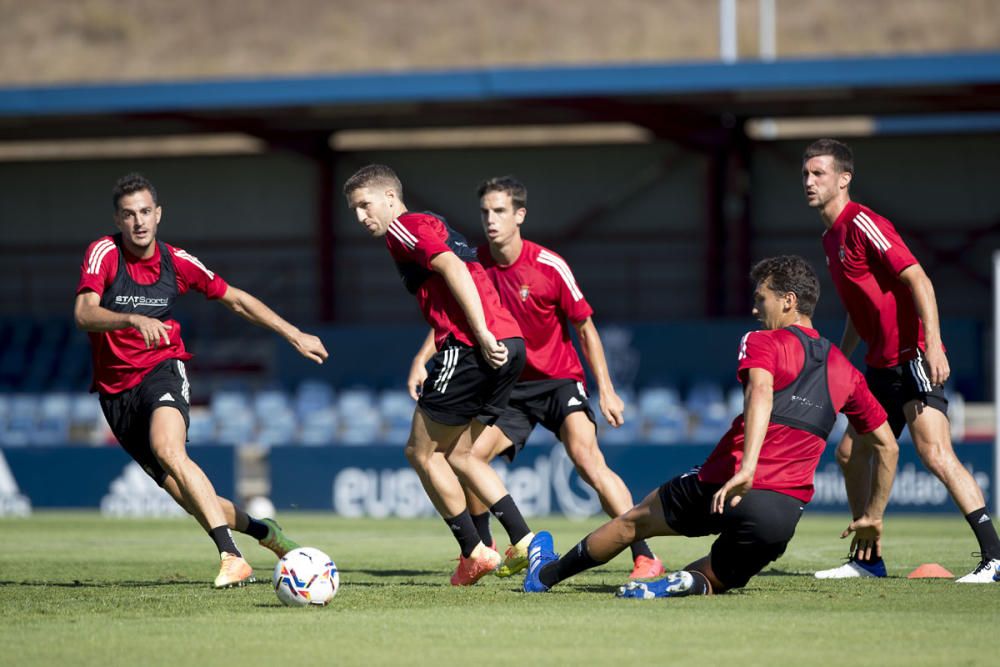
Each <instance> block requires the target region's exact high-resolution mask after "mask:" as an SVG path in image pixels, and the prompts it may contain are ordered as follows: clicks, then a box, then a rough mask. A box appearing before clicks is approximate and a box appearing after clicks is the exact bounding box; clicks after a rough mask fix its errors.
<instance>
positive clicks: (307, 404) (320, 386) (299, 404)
mask: <svg viewBox="0 0 1000 667" xmlns="http://www.w3.org/2000/svg"><path fill="white" fill-rule="evenodd" d="M333 399H334V391H333V387H331V386H330V385H329V384H328V383H326V382H322V381H320V380H304V381H302V382H301V383H300V384H299V386H298V389H297V390H296V392H295V413H296V414H297V415H298V416H299V420H300V421H303V422H304V421H305V420H306V418H307V417H308V415H309V414H310V413H311V412H313V411H316V410H325V409H327V408H329V407H330V406H331V405H333Z"/></svg>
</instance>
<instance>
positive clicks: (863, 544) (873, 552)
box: [840, 515, 882, 560]
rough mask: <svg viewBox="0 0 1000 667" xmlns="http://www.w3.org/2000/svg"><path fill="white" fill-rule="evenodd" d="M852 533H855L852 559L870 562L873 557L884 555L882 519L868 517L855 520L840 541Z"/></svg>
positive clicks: (851, 553) (841, 535)
mask: <svg viewBox="0 0 1000 667" xmlns="http://www.w3.org/2000/svg"><path fill="white" fill-rule="evenodd" d="M851 533H854V537H853V538H852V539H851V551H850V555H851V557H852V558H857V559H858V560H869V559H870V558H871V557H872V556H876V557H878V556H881V555H882V519H872V518H870V517H868V516H867V515H865V516H862V517H861V518H859V519H855V520H854V521H852V522H851V523H850V524H849V525H848V526H847V528H846V529H845V530H844V532H843V533H841V534H840V539H844V538H845V537H847V536H848V535H850V534H851Z"/></svg>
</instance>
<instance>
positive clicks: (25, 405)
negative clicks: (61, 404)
mask: <svg viewBox="0 0 1000 667" xmlns="http://www.w3.org/2000/svg"><path fill="white" fill-rule="evenodd" d="M37 414H38V399H37V397H35V395H34V394H13V395H11V396H10V397H9V403H8V408H7V418H6V419H5V420H4V422H3V424H0V445H6V446H8V447H20V446H24V445H27V444H30V443H31V439H32V436H33V434H34V432H35V427H36V424H37Z"/></svg>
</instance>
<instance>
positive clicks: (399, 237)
mask: <svg viewBox="0 0 1000 667" xmlns="http://www.w3.org/2000/svg"><path fill="white" fill-rule="evenodd" d="M389 233H390V234H392V236H393V238H395V239H396V240H397V241H399V242H400V243H402V244H403V245H404V246H406V247H407V248H408V249H410V250H413V248H414V247H415V245H416V244H415V243H413V242H412V241H410V240H409V239H407V238H406V237H405V236H403V235H402V234H401V233H400V232H399V230H397V229H396V227H395V226H394V225H393V224H392V223H390V224H389Z"/></svg>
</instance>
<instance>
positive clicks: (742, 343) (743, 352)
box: [737, 331, 753, 361]
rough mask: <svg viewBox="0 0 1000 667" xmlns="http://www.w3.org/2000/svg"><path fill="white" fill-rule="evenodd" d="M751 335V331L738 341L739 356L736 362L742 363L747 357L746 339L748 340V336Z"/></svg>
mask: <svg viewBox="0 0 1000 667" xmlns="http://www.w3.org/2000/svg"><path fill="white" fill-rule="evenodd" d="M752 333H753V332H752V331H748V332H746V333H745V334H743V339H742V340H740V354H739V357H737V361H743V359H745V358H746V356H747V339H748V338H750V334H752Z"/></svg>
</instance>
